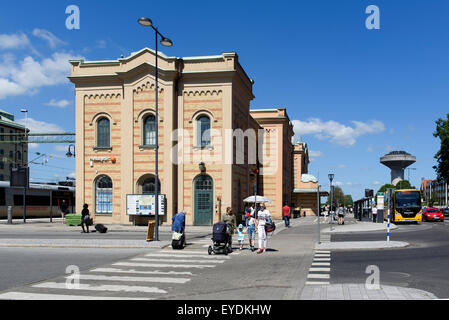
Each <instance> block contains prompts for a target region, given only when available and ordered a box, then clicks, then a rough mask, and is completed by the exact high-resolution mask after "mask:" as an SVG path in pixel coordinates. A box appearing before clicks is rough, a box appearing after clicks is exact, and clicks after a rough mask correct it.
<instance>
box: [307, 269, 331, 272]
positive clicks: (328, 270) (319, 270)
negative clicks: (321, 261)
mask: <svg viewBox="0 0 449 320" xmlns="http://www.w3.org/2000/svg"><path fill="white" fill-rule="evenodd" d="M330 271H331V268H310V269H309V272H330Z"/></svg>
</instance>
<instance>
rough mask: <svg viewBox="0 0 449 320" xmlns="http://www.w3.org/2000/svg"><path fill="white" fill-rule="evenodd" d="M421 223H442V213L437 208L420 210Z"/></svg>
mask: <svg viewBox="0 0 449 320" xmlns="http://www.w3.org/2000/svg"><path fill="white" fill-rule="evenodd" d="M422 220H423V221H441V222H443V221H444V215H443V212H441V210H440V209H437V208H425V209H423V210H422Z"/></svg>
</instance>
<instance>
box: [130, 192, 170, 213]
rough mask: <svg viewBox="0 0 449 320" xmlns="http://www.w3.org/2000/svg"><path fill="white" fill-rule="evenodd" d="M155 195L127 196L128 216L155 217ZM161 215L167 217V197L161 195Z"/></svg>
mask: <svg viewBox="0 0 449 320" xmlns="http://www.w3.org/2000/svg"><path fill="white" fill-rule="evenodd" d="M155 207H156V197H155V196H154V194H128V195H126V214H127V215H128V216H154V215H155V214H156V213H155V212H156V210H155ZM159 215H160V216H163V215H165V195H163V194H160V195H159Z"/></svg>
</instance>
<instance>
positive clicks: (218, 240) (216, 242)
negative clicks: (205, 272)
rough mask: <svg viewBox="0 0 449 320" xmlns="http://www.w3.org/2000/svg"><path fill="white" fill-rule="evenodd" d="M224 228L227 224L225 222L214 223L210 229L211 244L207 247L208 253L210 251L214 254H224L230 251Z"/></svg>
mask: <svg viewBox="0 0 449 320" xmlns="http://www.w3.org/2000/svg"><path fill="white" fill-rule="evenodd" d="M226 229H227V225H226V223H225V222H218V223H216V224H214V227H213V230H212V241H213V245H212V246H209V248H208V253H209V255H210V254H212V252H213V253H215V254H218V253H224V254H225V255H227V254H228V253H230V252H231V248H230V244H229V234H228V233H227V232H226Z"/></svg>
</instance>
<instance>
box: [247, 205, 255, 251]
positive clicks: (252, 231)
mask: <svg viewBox="0 0 449 320" xmlns="http://www.w3.org/2000/svg"><path fill="white" fill-rule="evenodd" d="M247 233H248V240H249V247H250V250H251V251H253V252H254V250H255V249H254V242H255V241H256V219H255V218H254V212H253V213H251V215H250V218H249V221H248V229H247Z"/></svg>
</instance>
